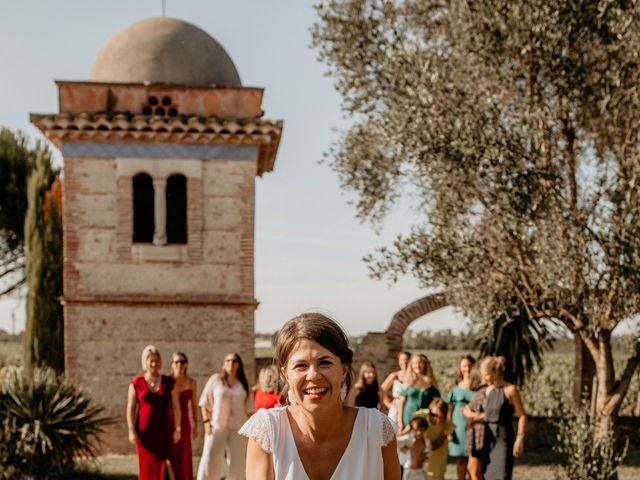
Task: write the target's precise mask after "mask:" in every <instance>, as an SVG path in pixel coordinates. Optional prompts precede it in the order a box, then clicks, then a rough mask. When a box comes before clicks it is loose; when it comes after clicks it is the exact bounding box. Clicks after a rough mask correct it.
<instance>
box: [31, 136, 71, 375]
mask: <svg viewBox="0 0 640 480" xmlns="http://www.w3.org/2000/svg"><path fill="white" fill-rule="evenodd" d="M57 173H58V172H57V171H56V170H55V169H54V168H53V167H52V165H51V154H50V152H49V151H48V149H46V148H38V153H37V156H36V161H35V165H34V168H33V170H32V172H31V175H30V176H29V181H28V185H27V198H28V208H27V215H26V218H25V249H26V256H27V261H26V277H27V286H28V294H27V302H26V305H27V322H26V326H25V333H24V340H23V341H24V344H23V348H24V363H25V366H26V367H27V368H32V367H34V366H36V365H48V366H50V367H52V368H54V369H55V370H57V371H60V372H61V371H63V370H64V346H63V311H62V305H61V303H60V297H61V296H62V219H61V203H60V202H59V200H58V198H59V196H58V195H57V192H59V190H60V189H59V182H58V180H57ZM52 187H53V188H52Z"/></svg>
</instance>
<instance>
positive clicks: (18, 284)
mask: <svg viewBox="0 0 640 480" xmlns="http://www.w3.org/2000/svg"><path fill="white" fill-rule="evenodd" d="M26 282H27V279H26V278H24V277H23V278H21V279H20V280H18V281H17V282H15V283H14V284H12V285H9V287H7V288H5V289H4V290H2V291H0V297H2V296H4V295H7V294H9V293H11V292H13V291H14V290H17V289H18V288H20V287H21V286H22V285H24V284H25V283H26Z"/></svg>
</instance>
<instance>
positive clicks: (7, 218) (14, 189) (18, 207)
mask: <svg viewBox="0 0 640 480" xmlns="http://www.w3.org/2000/svg"><path fill="white" fill-rule="evenodd" d="M28 143H29V141H28V139H27V137H26V136H25V135H23V134H21V133H17V134H14V133H13V132H12V131H11V130H9V129H7V128H0V236H2V238H3V239H4V240H5V241H6V243H7V246H9V247H12V248H15V247H18V246H20V245H21V244H22V242H23V240H24V216H25V214H26V212H27V178H28V177H29V173H30V172H31V169H32V168H33V165H34V163H35V156H36V152H35V150H32V149H30V148H29V145H28Z"/></svg>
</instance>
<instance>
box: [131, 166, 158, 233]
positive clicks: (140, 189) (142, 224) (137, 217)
mask: <svg viewBox="0 0 640 480" xmlns="http://www.w3.org/2000/svg"><path fill="white" fill-rule="evenodd" d="M154 229H155V222H154V200H153V180H152V179H151V176H149V175H148V174H146V173H139V174H138V175H136V176H135V177H133V241H134V243H151V242H152V241H153V231H154Z"/></svg>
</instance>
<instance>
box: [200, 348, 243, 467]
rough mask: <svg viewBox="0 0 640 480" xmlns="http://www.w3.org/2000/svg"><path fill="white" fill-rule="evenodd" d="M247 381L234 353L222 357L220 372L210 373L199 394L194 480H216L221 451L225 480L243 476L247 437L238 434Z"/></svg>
mask: <svg viewBox="0 0 640 480" xmlns="http://www.w3.org/2000/svg"><path fill="white" fill-rule="evenodd" d="M249 391H250V390H249V383H248V382H247V377H246V375H245V373H244V366H243V364H242V359H241V358H240V355H238V354H237V353H228V354H227V355H225V357H224V361H223V363H222V368H221V370H220V373H215V374H213V375H212V376H211V377H210V378H209V380H208V381H207V384H206V385H205V387H204V390H203V391H202V394H201V395H200V402H199V403H200V407H201V410H202V421H203V422H204V430H205V436H204V445H203V447H202V458H201V459H200V465H199V466H198V476H197V479H198V480H219V479H220V477H221V475H222V462H223V460H224V453H225V450H226V452H227V457H228V460H229V473H228V474H227V477H226V478H227V479H228V480H242V479H244V471H245V457H246V454H247V439H246V438H244V437H243V436H242V435H240V434H239V433H238V430H239V429H240V427H241V426H242V424H243V423H244V422H245V421H246V420H247V418H248V417H249V415H248V405H247V400H248V398H249Z"/></svg>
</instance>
